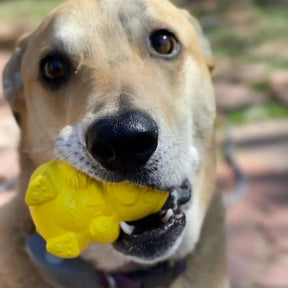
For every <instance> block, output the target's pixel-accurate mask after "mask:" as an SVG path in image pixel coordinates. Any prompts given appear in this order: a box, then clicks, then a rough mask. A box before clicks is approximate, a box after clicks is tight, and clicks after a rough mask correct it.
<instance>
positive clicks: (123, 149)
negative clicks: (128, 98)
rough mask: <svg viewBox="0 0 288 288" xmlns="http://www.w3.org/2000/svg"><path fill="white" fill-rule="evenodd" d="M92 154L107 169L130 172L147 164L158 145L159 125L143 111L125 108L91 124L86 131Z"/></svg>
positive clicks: (89, 149) (88, 145)
mask: <svg viewBox="0 0 288 288" xmlns="http://www.w3.org/2000/svg"><path fill="white" fill-rule="evenodd" d="M86 145H87V149H88V151H89V153H90V154H91V155H92V157H93V158H94V159H96V160H97V161H98V162H99V163H100V164H101V165H102V166H103V167H104V168H105V169H107V170H110V171H119V172H128V171H131V170H133V169H137V168H140V167H141V166H143V165H145V163H146V162H147V161H148V160H149V158H150V157H151V156H152V155H153V153H154V152H155V150H156V148H157V145H158V126H157V124H156V122H155V121H154V120H153V119H152V118H151V116H149V115H148V114H146V113H144V112H142V111H135V110H134V111H125V112H123V113H121V114H118V115H116V116H108V117H104V118H101V119H99V120H97V121H96V122H94V123H92V125H90V127H89V128H88V130H87V132H86Z"/></svg>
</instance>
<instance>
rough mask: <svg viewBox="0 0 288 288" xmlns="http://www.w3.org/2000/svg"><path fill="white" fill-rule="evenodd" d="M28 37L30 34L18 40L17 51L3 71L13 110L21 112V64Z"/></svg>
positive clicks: (6, 94)
mask: <svg viewBox="0 0 288 288" xmlns="http://www.w3.org/2000/svg"><path fill="white" fill-rule="evenodd" d="M28 39H29V35H24V36H22V37H21V38H20V39H19V40H18V42H17V44H16V48H15V51H14V53H13V54H12V56H11V58H10V60H9V61H8V63H7V64H6V66H5V68H4V72H3V81H2V83H3V93H4V97H5V99H6V100H7V101H8V102H9V104H10V106H11V108H12V110H13V112H20V111H19V109H20V105H21V104H22V103H23V95H22V94H23V82H22V75H21V64H22V58H23V55H24V53H25V51H26V47H27V43H28Z"/></svg>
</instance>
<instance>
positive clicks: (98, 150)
mask: <svg viewBox="0 0 288 288" xmlns="http://www.w3.org/2000/svg"><path fill="white" fill-rule="evenodd" d="M92 151H93V152H94V153H93V154H94V156H96V157H98V158H100V159H102V160H106V161H112V160H113V159H114V158H115V151H114V150H113V148H112V147H111V146H110V145H109V144H106V143H101V142H96V143H94V145H93V149H92Z"/></svg>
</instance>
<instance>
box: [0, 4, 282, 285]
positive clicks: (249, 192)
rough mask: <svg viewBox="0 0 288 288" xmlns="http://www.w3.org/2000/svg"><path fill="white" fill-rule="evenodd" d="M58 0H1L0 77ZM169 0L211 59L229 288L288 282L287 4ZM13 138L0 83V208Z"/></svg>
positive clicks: (10, 176) (14, 171) (7, 187)
mask: <svg viewBox="0 0 288 288" xmlns="http://www.w3.org/2000/svg"><path fill="white" fill-rule="evenodd" d="M60 2H62V1H59V0H38V1H37V0H29V1H28V0H27V1H26V0H22V1H21V0H18V1H16V0H15V1H14V0H9V1H8V0H0V73H2V70H3V67H4V65H5V63H6V62H7V60H8V58H9V55H10V53H11V51H12V49H13V46H14V43H15V41H16V40H17V38H18V37H19V36H20V35H21V34H23V33H25V32H27V31H30V30H32V29H33V28H34V27H35V26H36V25H37V24H38V23H39V21H40V20H41V19H42V18H43V16H44V15H45V14H46V13H47V12H48V11H50V10H51V9H52V8H54V7H55V6H56V5H57V4H59V3H60ZM174 2H175V3H177V4H178V5H179V6H181V7H184V8H186V9H188V10H190V11H191V12H192V13H193V14H194V15H196V16H197V17H198V19H199V20H200V22H201V23H202V25H203V27H204V30H205V32H206V35H207V36H208V38H209V40H210V42H211V44H212V48H213V51H214V55H215V59H216V61H217V68H216V71H215V73H214V83H215V91H216V101H217V107H218V118H217V123H216V128H217V139H218V143H219V149H218V158H219V161H218V168H217V172H218V186H219V191H221V193H223V196H224V198H225V199H226V200H228V205H227V217H226V219H227V227H228V228H227V236H228V237H227V238H228V239H227V242H228V245H227V253H228V265H229V274H230V278H231V282H232V287H233V288H287V287H288V0H273V1H272V0H270V1H269V0H241V1H240V0H238V1H237V0H234V1H233V0H230V1H229V0H198V1H196V0H175V1H174ZM0 82H1V80H0ZM18 139H19V131H18V130H17V127H16V124H15V122H14V119H13V117H12V115H11V112H10V110H9V108H8V106H7V104H6V103H5V102H4V99H3V96H2V90H1V89H0V206H1V205H5V203H6V202H7V201H10V200H11V199H12V198H13V195H14V193H15V182H16V178H17V175H18V171H19V169H18V165H17V151H16V147H17V141H18ZM235 191H236V193H238V194H236V197H233V195H235V194H233V193H234V192H235ZM0 237H1V235H0ZM3 288H4V287H3Z"/></svg>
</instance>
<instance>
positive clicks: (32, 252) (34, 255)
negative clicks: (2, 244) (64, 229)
mask: <svg viewBox="0 0 288 288" xmlns="http://www.w3.org/2000/svg"><path fill="white" fill-rule="evenodd" d="M45 246H46V244H45V241H44V240H43V239H42V238H41V236H39V234H34V235H32V236H31V237H30V238H29V239H28V241H27V251H28V254H29V256H30V259H31V260H32V262H33V263H34V264H35V266H36V268H37V270H38V271H39V273H40V274H41V275H42V277H43V278H44V279H45V280H46V281H47V282H49V283H51V285H52V286H53V287H57V288H58V287H59V288H71V287H73V288H151V287H167V286H169V284H171V283H172V282H173V281H174V280H175V279H176V278H177V277H178V276H180V275H181V274H183V273H184V271H185V260H180V261H178V262H175V263H174V264H170V263H169V262H162V263H160V264H158V265H156V266H154V267H152V268H150V269H147V270H139V271H135V272H131V273H123V274H120V273H111V274H106V273H103V272H99V271H95V269H94V267H92V265H91V264H89V263H88V262H86V261H84V260H83V259H81V258H76V259H60V258H57V257H54V256H52V255H51V254H49V253H48V252H47V251H46V247H45Z"/></svg>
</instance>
